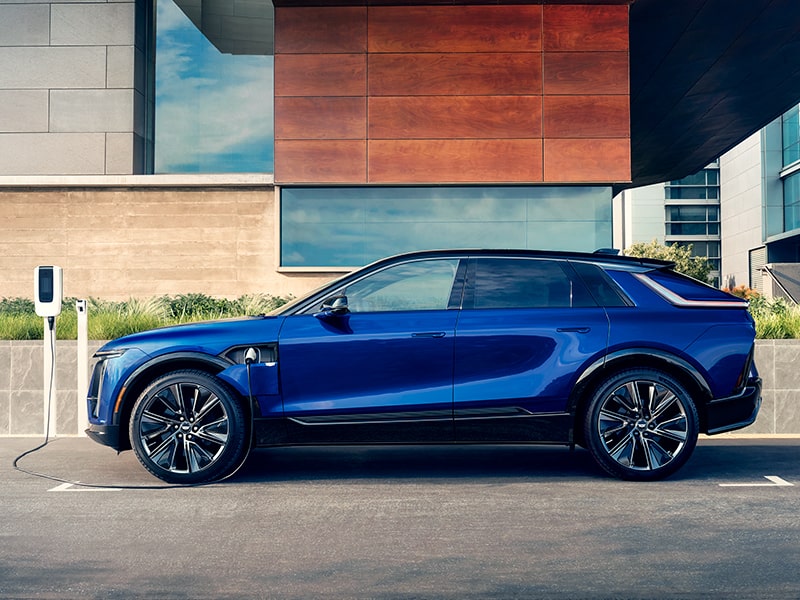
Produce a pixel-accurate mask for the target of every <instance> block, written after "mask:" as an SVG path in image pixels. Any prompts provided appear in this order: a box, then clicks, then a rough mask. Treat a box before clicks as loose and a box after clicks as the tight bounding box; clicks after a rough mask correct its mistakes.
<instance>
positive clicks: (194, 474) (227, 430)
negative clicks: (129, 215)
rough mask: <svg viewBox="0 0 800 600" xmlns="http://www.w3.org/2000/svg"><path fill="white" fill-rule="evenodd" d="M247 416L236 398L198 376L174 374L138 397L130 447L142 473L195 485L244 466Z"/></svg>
mask: <svg viewBox="0 0 800 600" xmlns="http://www.w3.org/2000/svg"><path fill="white" fill-rule="evenodd" d="M247 432H248V427H247V422H246V417H245V413H244V411H243V410H242V405H241V403H240V402H239V401H238V400H237V398H236V394H235V393H234V392H233V391H232V390H231V389H230V388H229V387H228V386H227V385H226V384H225V383H224V382H222V381H220V380H219V379H218V378H216V377H214V376H213V375H209V374H208V373H204V372H202V371H193V370H192V371H190V370H185V371H174V372H172V373H168V374H166V375H164V376H162V377H159V378H158V379H156V380H155V381H153V383H151V384H150V385H149V386H148V387H147V389H146V390H145V391H144V392H143V393H142V395H141V396H139V399H138V400H137V401H136V403H135V404H134V407H133V413H132V415H131V420H130V427H129V433H130V440H131V446H132V447H133V450H134V452H135V454H136V457H137V458H138V459H139V462H141V463H142V465H143V466H144V468H145V469H147V470H148V471H150V472H151V473H152V474H153V475H155V476H156V477H158V478H159V479H162V480H164V481H166V482H169V483H182V484H197V483H205V482H208V481H214V480H217V479H220V478H223V477H225V476H227V475H229V474H230V473H231V472H232V471H233V470H234V469H236V468H238V467H239V466H240V465H241V464H242V462H244V459H245V457H246V456H247V452H248V451H249V444H248V434H247Z"/></svg>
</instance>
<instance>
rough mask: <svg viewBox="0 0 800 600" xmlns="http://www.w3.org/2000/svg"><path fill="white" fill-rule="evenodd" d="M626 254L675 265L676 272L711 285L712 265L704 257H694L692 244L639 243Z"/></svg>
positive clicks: (626, 251)
mask: <svg viewBox="0 0 800 600" xmlns="http://www.w3.org/2000/svg"><path fill="white" fill-rule="evenodd" d="M624 254H625V255H626V256H638V257H639V258H657V259H660V260H668V261H670V262H674V263H675V270H676V271H678V272H679V273H683V274H684V275H688V276H689V277H694V278H695V279H697V280H698V281H702V282H703V283H709V274H710V273H711V264H710V263H709V262H708V259H707V258H706V257H704V256H692V244H688V245H685V246H683V245H680V244H677V243H675V244H671V245H669V246H665V245H664V244H659V243H658V241H656V240H653V241H652V242H650V243H645V242H639V243H637V244H634V245H633V246H631V247H630V248H628V249H627V250H625V252H624Z"/></svg>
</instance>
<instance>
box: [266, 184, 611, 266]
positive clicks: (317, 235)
mask: <svg viewBox="0 0 800 600" xmlns="http://www.w3.org/2000/svg"><path fill="white" fill-rule="evenodd" d="M611 244H612V224H611V189H610V188H608V187H438V188H420V187H404V188H379V187H371V188H370V187H364V188H360V187H359V188H353V187H343V188H284V189H283V190H281V265H282V266H284V267H319V266H331V267H337V266H340V267H352V266H360V265H364V264H367V263H369V262H371V261H373V260H376V259H378V258H382V257H384V256H389V255H392V254H397V253H400V252H408V251H412V250H426V249H434V248H532V249H540V250H582V251H588V252H591V251H593V250H596V249H597V248H601V247H608V246H611Z"/></svg>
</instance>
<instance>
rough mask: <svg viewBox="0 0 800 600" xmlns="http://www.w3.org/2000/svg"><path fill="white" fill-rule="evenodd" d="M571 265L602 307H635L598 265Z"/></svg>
mask: <svg viewBox="0 0 800 600" xmlns="http://www.w3.org/2000/svg"><path fill="white" fill-rule="evenodd" d="M570 264H571V265H572V266H573V268H574V269H575V271H576V272H577V273H578V275H579V276H580V278H581V279H582V280H583V283H584V284H586V287H587V288H589V293H591V294H592V297H593V298H594V299H595V300H596V301H597V303H598V304H599V305H600V306H606V307H609V308H616V307H619V306H633V302H631V301H630V300H629V299H628V298H626V297H625V295H624V294H623V293H622V292H621V291H620V289H619V288H618V287H617V285H616V284H615V283H614V282H613V281H611V278H610V277H609V276H608V275H606V273H605V271H603V269H601V268H600V267H598V266H597V265H592V264H589V263H584V262H571V263H570Z"/></svg>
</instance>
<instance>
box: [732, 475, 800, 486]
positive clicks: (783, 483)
mask: <svg viewBox="0 0 800 600" xmlns="http://www.w3.org/2000/svg"><path fill="white" fill-rule="evenodd" d="M764 479H768V480H769V481H771V482H772V483H720V484H719V487H793V486H794V484H793V483H789V482H788V481H786V480H784V479H781V478H780V477H777V476H776V475H765V476H764Z"/></svg>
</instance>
